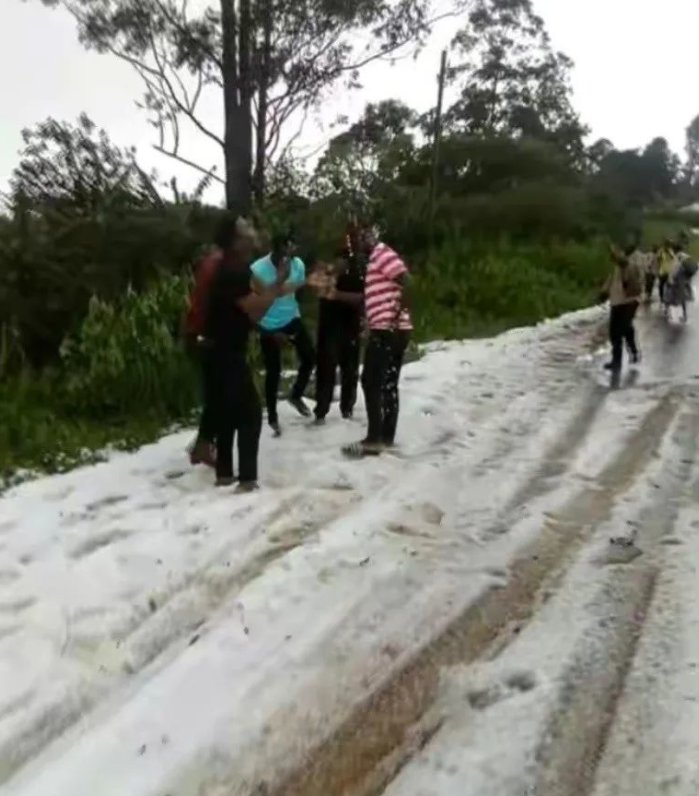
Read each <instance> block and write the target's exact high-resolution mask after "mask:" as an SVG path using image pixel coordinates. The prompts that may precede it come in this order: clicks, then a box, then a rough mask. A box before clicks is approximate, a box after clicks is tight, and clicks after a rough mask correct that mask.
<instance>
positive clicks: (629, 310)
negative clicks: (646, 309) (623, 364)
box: [624, 303, 638, 362]
mask: <svg viewBox="0 0 699 796" xmlns="http://www.w3.org/2000/svg"><path fill="white" fill-rule="evenodd" d="M624 309H625V310H626V312H625V313H624V339H625V340H626V345H627V347H628V349H629V353H630V354H631V359H632V360H633V361H634V362H636V361H638V347H637V345H636V329H635V328H634V325H633V322H634V318H635V317H636V311H637V310H638V304H636V303H633V304H625V305H624Z"/></svg>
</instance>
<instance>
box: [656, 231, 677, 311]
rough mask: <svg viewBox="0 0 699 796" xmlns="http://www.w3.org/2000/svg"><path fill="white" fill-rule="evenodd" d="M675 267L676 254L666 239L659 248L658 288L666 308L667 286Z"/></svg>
mask: <svg viewBox="0 0 699 796" xmlns="http://www.w3.org/2000/svg"><path fill="white" fill-rule="evenodd" d="M674 267H675V254H674V252H673V250H672V243H671V242H670V241H669V240H666V241H665V242H664V243H663V244H662V246H660V248H659V249H658V290H659V292H660V301H661V303H662V305H663V307H665V309H666V310H667V302H666V300H665V287H666V286H667V283H668V281H669V280H670V274H671V273H672V271H673V269H674Z"/></svg>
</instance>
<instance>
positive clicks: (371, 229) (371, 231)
mask: <svg viewBox="0 0 699 796" xmlns="http://www.w3.org/2000/svg"><path fill="white" fill-rule="evenodd" d="M379 239H380V232H379V228H378V226H376V224H371V223H363V224H360V226H359V229H358V230H357V243H358V248H359V250H360V251H361V252H363V253H364V254H370V253H371V250H372V249H373V248H374V246H376V244H377V243H378V242H379Z"/></svg>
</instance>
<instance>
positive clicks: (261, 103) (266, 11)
mask: <svg viewBox="0 0 699 796" xmlns="http://www.w3.org/2000/svg"><path fill="white" fill-rule="evenodd" d="M271 62H272V1H271V0H262V53H261V58H260V61H259V63H260V74H259V76H258V92H259V98H258V107H257V123H256V125H255V138H256V151H255V174H254V176H253V193H254V195H255V201H256V202H257V203H258V204H259V205H260V206H261V205H262V204H263V202H264V194H265V174H266V167H267V153H266V149H267V99H268V97H267V92H268V91H269V78H270V69H271Z"/></svg>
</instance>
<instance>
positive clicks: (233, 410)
mask: <svg viewBox="0 0 699 796" xmlns="http://www.w3.org/2000/svg"><path fill="white" fill-rule="evenodd" d="M212 364H213V368H214V372H213V385H214V390H213V394H214V400H213V407H214V413H215V417H216V442H217V456H216V475H217V477H218V478H231V477H232V476H233V441H234V439H235V437H236V435H237V442H238V477H239V479H240V481H241V482H242V483H249V482H252V481H257V454H258V450H259V445H260V431H261V429H262V407H261V405H260V397H259V396H258V394H257V390H256V388H255V382H254V381H253V376H252V373H251V371H250V368H249V367H248V364H247V362H246V360H245V359H244V357H243V356H240V357H236V356H234V355H231V354H230V353H228V352H226V353H224V354H217V353H216V352H213V353H212Z"/></svg>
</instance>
